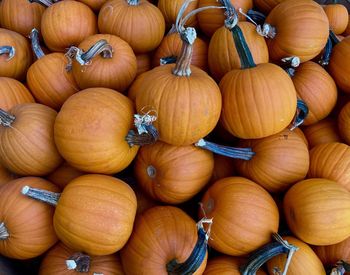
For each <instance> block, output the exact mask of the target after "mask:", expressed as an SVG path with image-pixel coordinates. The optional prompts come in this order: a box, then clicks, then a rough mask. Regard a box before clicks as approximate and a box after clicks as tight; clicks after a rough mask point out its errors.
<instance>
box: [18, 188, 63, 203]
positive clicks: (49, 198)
mask: <svg viewBox="0 0 350 275" xmlns="http://www.w3.org/2000/svg"><path fill="white" fill-rule="evenodd" d="M22 194H23V195H25V196H27V197H29V198H32V199H34V200H38V201H42V202H45V203H47V204H50V205H52V206H56V205H57V203H58V200H59V198H60V196H61V193H55V192H51V191H47V190H43V189H38V188H32V187H29V186H27V185H26V186H24V187H23V188H22Z"/></svg>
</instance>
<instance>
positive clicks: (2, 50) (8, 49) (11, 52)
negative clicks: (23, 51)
mask: <svg viewBox="0 0 350 275" xmlns="http://www.w3.org/2000/svg"><path fill="white" fill-rule="evenodd" d="M2 54H7V55H8V58H7V59H6V61H9V60H11V59H12V58H13V57H14V56H15V54H16V49H15V47H12V46H0V55H2Z"/></svg>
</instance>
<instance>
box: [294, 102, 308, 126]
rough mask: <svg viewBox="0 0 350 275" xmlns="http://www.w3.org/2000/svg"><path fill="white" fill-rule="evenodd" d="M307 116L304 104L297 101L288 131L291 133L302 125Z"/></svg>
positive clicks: (306, 107)
mask: <svg viewBox="0 0 350 275" xmlns="http://www.w3.org/2000/svg"><path fill="white" fill-rule="evenodd" d="M308 114H309V108H308V106H307V105H306V103H305V102H304V101H303V100H301V99H299V98H298V100H297V111H296V114H295V117H294V120H293V122H292V125H291V128H290V130H291V131H293V130H294V129H295V128H298V127H299V126H300V125H301V124H303V123H304V120H305V119H306V117H307V115H308Z"/></svg>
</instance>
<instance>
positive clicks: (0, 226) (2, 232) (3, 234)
mask: <svg viewBox="0 0 350 275" xmlns="http://www.w3.org/2000/svg"><path fill="white" fill-rule="evenodd" d="M9 237H10V234H9V232H8V231H7V228H6V226H5V223H4V222H2V223H0V240H7V239H8V238H9Z"/></svg>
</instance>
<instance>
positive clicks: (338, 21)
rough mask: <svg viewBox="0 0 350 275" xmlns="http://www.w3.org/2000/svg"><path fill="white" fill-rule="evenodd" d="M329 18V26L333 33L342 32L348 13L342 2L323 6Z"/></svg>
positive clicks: (346, 23)
mask: <svg viewBox="0 0 350 275" xmlns="http://www.w3.org/2000/svg"><path fill="white" fill-rule="evenodd" d="M323 9H324V11H325V12H326V15H327V17H328V20H329V28H330V29H331V30H332V31H333V32H334V33H335V34H342V33H343V32H344V31H345V30H346V27H347V25H348V21H349V13H348V10H347V8H346V7H345V6H344V5H342V4H335V3H334V4H328V5H325V6H324V7H323Z"/></svg>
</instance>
